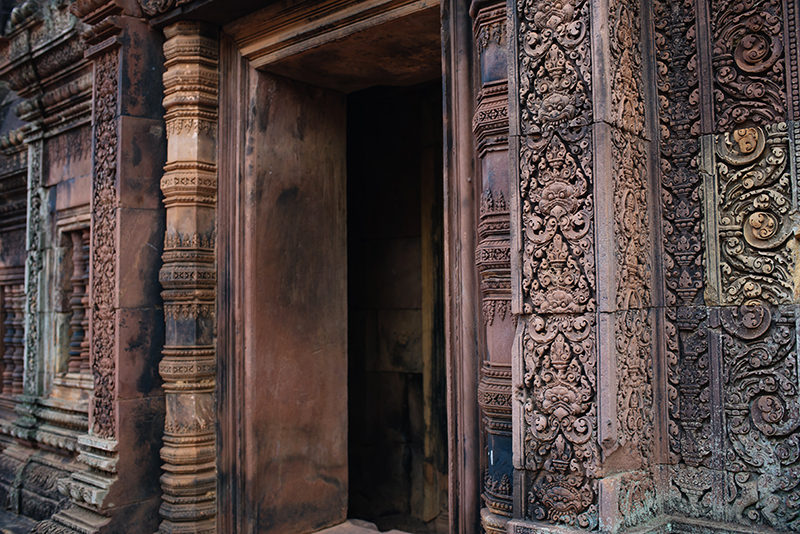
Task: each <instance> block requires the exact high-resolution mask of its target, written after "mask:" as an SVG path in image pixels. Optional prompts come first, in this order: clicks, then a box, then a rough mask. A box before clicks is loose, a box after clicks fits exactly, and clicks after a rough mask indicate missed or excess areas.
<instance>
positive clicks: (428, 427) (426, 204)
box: [347, 80, 447, 533]
mask: <svg viewBox="0 0 800 534" xmlns="http://www.w3.org/2000/svg"><path fill="white" fill-rule="evenodd" d="M347 108H348V111H347V124H348V127H347V174H348V176H347V179H348V183H347V221H348V472H349V496H348V497H349V498H348V515H349V516H350V517H354V518H358V519H365V520H369V521H372V522H374V523H376V524H377V526H378V527H379V528H380V529H381V530H391V529H399V530H402V531H406V532H414V533H427V532H446V531H447V442H446V424H447V421H446V418H447V414H446V402H445V394H444V392H445V387H446V385H445V369H444V298H443V272H442V269H443V257H442V256H443V252H442V234H443V226H442V221H443V213H442V158H441V155H442V120H441V83H440V81H439V80H436V81H433V82H428V83H423V84H420V85H416V86H412V87H376V88H370V89H366V90H363V91H359V92H356V93H353V94H350V95H349V96H348V99H347Z"/></svg>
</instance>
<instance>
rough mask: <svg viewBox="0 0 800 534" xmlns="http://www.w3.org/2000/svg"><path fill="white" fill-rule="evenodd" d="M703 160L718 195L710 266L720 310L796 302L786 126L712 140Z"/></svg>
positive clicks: (710, 205)
mask: <svg viewBox="0 0 800 534" xmlns="http://www.w3.org/2000/svg"><path fill="white" fill-rule="evenodd" d="M710 156H711V158H707V161H709V163H708V172H709V176H710V177H713V180H714V181H715V183H716V191H715V193H716V194H715V195H709V196H710V198H707V199H706V203H707V205H706V209H707V210H709V211H710V212H711V213H716V221H715V226H716V233H715V234H714V233H709V236H708V238H709V239H711V240H714V241H713V243H714V244H715V245H717V243H718V245H717V246H718V247H719V250H718V258H719V259H718V265H713V264H711V265H709V268H710V269H712V270H716V272H711V273H710V275H711V276H712V279H715V280H716V283H717V284H718V287H716V288H715V289H716V291H715V293H716V295H718V298H719V303H720V304H733V305H738V304H741V303H743V302H746V301H750V300H752V299H757V300H759V301H763V302H769V303H771V304H774V305H778V304H781V303H786V302H791V301H792V300H793V298H794V294H795V281H794V274H793V270H794V265H795V251H794V250H793V248H796V246H795V243H794V241H793V240H792V241H790V238H791V237H793V233H794V224H795V223H794V220H793V217H792V216H791V212H792V211H793V207H792V180H791V174H790V166H789V134H788V130H787V125H786V123H778V124H774V125H769V126H765V127H761V126H755V125H753V126H749V127H743V128H736V129H735V130H733V131H730V132H726V133H722V134H718V135H716V136H714V147H713V153H712V154H710Z"/></svg>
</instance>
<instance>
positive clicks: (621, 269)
mask: <svg viewBox="0 0 800 534" xmlns="http://www.w3.org/2000/svg"><path fill="white" fill-rule="evenodd" d="M611 144H612V148H611V151H612V158H613V161H614V167H615V169H614V171H615V172H614V189H615V191H614V227H615V228H614V235H615V237H616V240H615V241H616V243H615V245H616V261H617V267H616V291H615V293H616V307H617V308H618V309H620V310H628V309H631V308H644V307H648V306H650V288H651V285H652V283H651V277H652V272H651V267H650V254H651V252H650V222H649V218H648V202H647V178H646V174H645V172H646V167H645V166H644V165H643V163H644V162H645V161H646V160H647V152H646V150H645V147H644V141H642V140H641V139H639V138H638V137H636V136H633V135H631V134H630V133H627V132H625V131H623V130H618V129H616V128H614V129H612V130H611Z"/></svg>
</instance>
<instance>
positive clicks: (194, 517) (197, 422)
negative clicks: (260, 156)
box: [159, 22, 219, 533]
mask: <svg viewBox="0 0 800 534" xmlns="http://www.w3.org/2000/svg"><path fill="white" fill-rule="evenodd" d="M164 34H165V36H166V38H167V40H166V42H165V44H164V55H165V56H166V72H165V73H164V108H165V109H166V115H165V119H166V122H167V143H168V152H167V154H168V155H167V164H166V165H165V167H164V171H165V172H164V176H163V178H162V179H161V190H162V191H163V193H164V205H165V206H166V207H167V229H166V234H165V238H164V256H163V258H164V266H163V267H162V269H161V273H160V275H159V279H160V281H161V285H162V287H163V288H164V291H163V293H162V295H163V297H164V308H165V319H166V333H167V337H166V342H165V345H164V359H163V360H162V361H161V364H160V367H159V369H160V372H161V376H162V378H163V379H164V390H165V392H166V394H167V415H166V422H165V428H164V448H163V449H162V450H161V457H162V459H163V460H164V471H165V473H164V475H163V476H162V477H161V486H162V489H163V492H164V493H163V503H162V505H161V517H162V519H163V521H162V523H161V527H160V529H159V531H160V532H164V533H169V532H216V518H215V516H216V443H215V426H214V423H215V420H216V408H215V395H214V390H215V386H216V379H215V375H216V351H215V322H216V314H215V292H216V264H215V256H214V249H215V241H216V226H215V225H216V223H215V220H216V219H215V206H216V190H217V175H216V129H217V123H216V121H217V91H218V76H219V75H218V72H217V62H218V53H219V52H218V48H219V45H218V42H217V39H216V35H215V30H213V29H211V28H208V27H206V26H203V25H200V24H196V23H190V22H179V23H176V24H173V25H171V26H168V27H167V28H166V29H165V30H164Z"/></svg>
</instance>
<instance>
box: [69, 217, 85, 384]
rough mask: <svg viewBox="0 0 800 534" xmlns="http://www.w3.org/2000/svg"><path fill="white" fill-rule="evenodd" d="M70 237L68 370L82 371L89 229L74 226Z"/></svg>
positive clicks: (83, 362) (83, 366) (83, 363)
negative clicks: (70, 272)
mask: <svg viewBox="0 0 800 534" xmlns="http://www.w3.org/2000/svg"><path fill="white" fill-rule="evenodd" d="M69 236H70V239H71V241H72V276H71V278H70V283H71V286H72V287H71V292H70V297H69V307H70V311H71V314H72V315H71V317H70V322H69V329H70V340H69V358H68V360H67V371H68V372H70V373H84V372H88V371H89V336H88V331H89V316H88V314H87V308H88V305H89V296H88V295H87V293H86V289H87V286H88V285H89V269H88V260H89V229H88V228H83V229H80V230H74V231H72V232H70V234H69Z"/></svg>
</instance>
